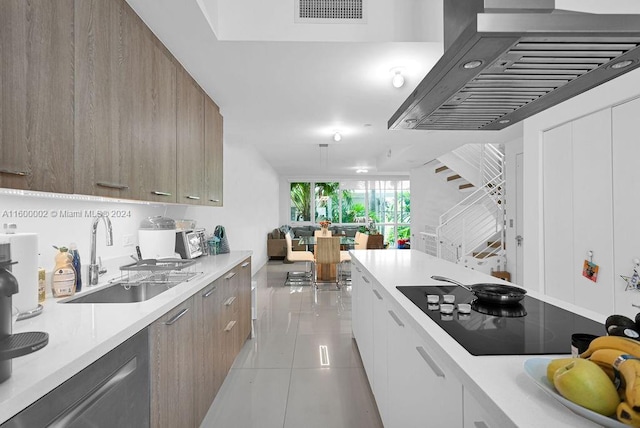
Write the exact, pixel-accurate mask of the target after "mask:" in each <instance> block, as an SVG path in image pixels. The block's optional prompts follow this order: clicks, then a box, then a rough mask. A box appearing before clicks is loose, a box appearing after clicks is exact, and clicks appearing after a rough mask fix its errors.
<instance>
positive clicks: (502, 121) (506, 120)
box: [498, 119, 511, 124]
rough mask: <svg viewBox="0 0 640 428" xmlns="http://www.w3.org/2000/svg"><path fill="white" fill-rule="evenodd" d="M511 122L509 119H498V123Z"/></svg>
mask: <svg viewBox="0 0 640 428" xmlns="http://www.w3.org/2000/svg"><path fill="white" fill-rule="evenodd" d="M509 122H511V121H510V120H509V119H502V120H499V121H498V123H502V124H505V123H509Z"/></svg>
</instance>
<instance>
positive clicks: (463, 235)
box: [423, 144, 506, 273]
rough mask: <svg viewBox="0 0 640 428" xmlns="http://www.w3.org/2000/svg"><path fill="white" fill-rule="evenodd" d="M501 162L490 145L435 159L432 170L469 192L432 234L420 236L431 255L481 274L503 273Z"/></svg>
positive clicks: (468, 147) (500, 155) (470, 146)
mask: <svg viewBox="0 0 640 428" xmlns="http://www.w3.org/2000/svg"><path fill="white" fill-rule="evenodd" d="M503 159H504V155H503V153H502V150H501V149H500V147H499V146H497V145H493V144H468V145H466V146H463V147H460V148H458V149H456V150H454V151H453V152H451V153H448V154H446V155H444V156H442V157H439V158H438V161H439V162H441V164H442V165H441V166H439V167H437V168H436V170H435V172H436V173H437V174H443V173H444V174H446V180H447V182H455V183H458V182H461V183H460V184H458V186H457V189H458V190H459V191H471V193H470V194H469V196H467V197H466V198H465V199H464V200H462V201H461V202H460V203H459V204H457V205H455V206H454V207H452V208H451V209H449V210H448V211H446V212H445V213H443V214H442V215H441V216H440V221H439V225H438V226H437V227H435V228H432V229H433V232H431V233H429V232H427V233H423V238H424V239H425V242H428V241H432V242H431V245H429V246H428V248H431V249H432V251H433V250H435V252H436V254H433V255H435V256H437V257H440V258H443V259H445V260H449V261H451V262H454V263H458V264H463V265H464V266H466V267H468V268H470V269H474V270H480V271H483V272H486V273H490V272H491V271H500V270H503V269H504V266H505V265H506V258H505V248H504V244H503V243H504V234H505V229H504V225H505V209H504V184H505V183H504V175H503ZM462 181H464V182H462Z"/></svg>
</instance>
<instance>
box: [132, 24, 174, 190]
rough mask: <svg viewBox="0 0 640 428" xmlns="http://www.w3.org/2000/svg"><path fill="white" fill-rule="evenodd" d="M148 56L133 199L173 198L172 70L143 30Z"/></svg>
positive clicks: (164, 52) (168, 58) (169, 59)
mask: <svg viewBox="0 0 640 428" xmlns="http://www.w3.org/2000/svg"><path fill="white" fill-rule="evenodd" d="M146 31H147V33H148V37H147V38H146V39H145V44H146V45H147V49H146V50H147V51H148V54H149V58H148V59H147V60H145V61H144V63H145V66H146V68H147V70H146V71H145V73H144V74H145V78H144V79H142V80H141V81H140V82H139V84H140V95H141V96H143V98H142V99H141V102H142V103H143V106H142V110H141V114H142V115H144V118H143V120H141V121H140V122H139V123H138V125H137V126H138V127H139V132H140V136H139V139H138V140H137V141H136V145H135V146H134V147H133V149H134V151H133V158H134V165H135V166H136V169H135V171H134V175H135V177H136V178H137V179H136V181H135V183H134V184H135V187H134V194H133V195H132V196H133V198H134V199H140V200H145V201H158V202H176V186H177V178H176V127H177V118H176V74H177V66H176V63H175V62H174V60H173V57H172V56H171V54H170V53H169V52H168V51H167V50H166V48H165V47H164V46H162V44H161V43H160V42H159V41H158V40H157V39H156V37H155V36H154V35H153V34H152V33H151V31H150V30H148V29H147V30H146Z"/></svg>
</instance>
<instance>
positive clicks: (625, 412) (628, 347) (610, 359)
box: [580, 336, 640, 427]
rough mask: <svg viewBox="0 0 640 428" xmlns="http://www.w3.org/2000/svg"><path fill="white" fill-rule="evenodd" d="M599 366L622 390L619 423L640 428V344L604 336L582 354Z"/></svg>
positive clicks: (617, 413) (620, 392)
mask: <svg viewBox="0 0 640 428" xmlns="http://www.w3.org/2000/svg"><path fill="white" fill-rule="evenodd" d="M580 358H586V359H589V360H590V361H592V362H594V363H596V364H597V365H598V366H599V367H600V368H601V369H602V370H604V372H605V373H606V374H607V375H608V376H609V378H610V379H611V380H612V381H613V382H614V384H615V385H616V387H617V388H618V393H619V395H620V399H621V401H620V404H619V405H618V408H617V410H616V416H617V418H618V420H619V421H621V422H623V423H625V424H627V425H631V426H636V427H640V341H637V340H634V339H629V338H626V337H621V336H601V337H598V338H596V339H594V340H593V341H592V342H591V343H590V344H589V348H588V349H587V350H586V351H585V352H583V353H582V354H580Z"/></svg>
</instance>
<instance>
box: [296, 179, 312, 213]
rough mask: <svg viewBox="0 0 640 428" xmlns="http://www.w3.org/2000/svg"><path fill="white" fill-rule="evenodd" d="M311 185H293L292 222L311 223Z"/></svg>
mask: <svg viewBox="0 0 640 428" xmlns="http://www.w3.org/2000/svg"><path fill="white" fill-rule="evenodd" d="M310 189H311V183H291V221H311V192H310Z"/></svg>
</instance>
